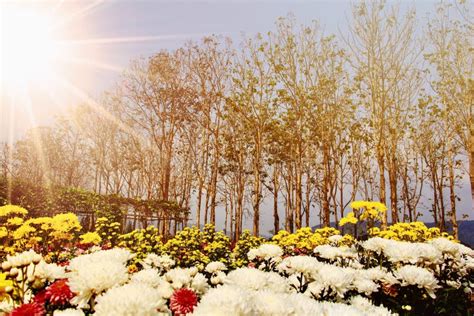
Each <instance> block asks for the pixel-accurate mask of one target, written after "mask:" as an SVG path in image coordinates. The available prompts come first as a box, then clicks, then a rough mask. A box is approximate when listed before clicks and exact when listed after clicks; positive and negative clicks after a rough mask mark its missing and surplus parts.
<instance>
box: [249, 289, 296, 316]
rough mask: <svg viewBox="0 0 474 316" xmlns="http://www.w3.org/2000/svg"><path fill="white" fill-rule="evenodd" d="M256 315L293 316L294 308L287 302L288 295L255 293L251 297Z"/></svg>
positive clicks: (270, 292) (269, 292)
mask: <svg viewBox="0 0 474 316" xmlns="http://www.w3.org/2000/svg"><path fill="white" fill-rule="evenodd" d="M252 298H253V302H252V303H253V304H254V306H255V307H254V309H255V313H256V315H265V316H279V315H294V314H295V311H296V309H295V307H294V306H293V304H289V302H288V299H287V298H288V294H286V295H285V294H282V293H275V292H272V291H256V292H255V293H254V295H252Z"/></svg>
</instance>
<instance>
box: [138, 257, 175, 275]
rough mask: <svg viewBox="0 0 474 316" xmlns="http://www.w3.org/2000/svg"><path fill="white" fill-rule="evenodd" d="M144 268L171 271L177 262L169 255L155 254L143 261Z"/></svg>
mask: <svg viewBox="0 0 474 316" xmlns="http://www.w3.org/2000/svg"><path fill="white" fill-rule="evenodd" d="M142 264H143V267H144V268H145V269H150V268H156V269H158V270H160V271H163V272H165V271H169V270H170V269H171V268H172V267H174V265H175V264H176V262H175V261H174V260H173V259H172V258H171V257H170V256H168V255H162V256H158V255H156V254H154V253H150V254H148V255H147V256H146V258H145V259H143V263H142Z"/></svg>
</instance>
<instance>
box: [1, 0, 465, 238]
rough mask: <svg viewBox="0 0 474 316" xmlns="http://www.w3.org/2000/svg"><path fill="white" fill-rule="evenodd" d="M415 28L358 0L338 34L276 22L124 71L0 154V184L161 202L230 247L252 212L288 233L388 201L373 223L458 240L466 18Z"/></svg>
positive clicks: (407, 17)
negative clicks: (428, 226)
mask: <svg viewBox="0 0 474 316" xmlns="http://www.w3.org/2000/svg"><path fill="white" fill-rule="evenodd" d="M417 21H418V20H417V16H416V13H415V12H414V10H411V9H408V10H403V11H402V10H400V9H399V8H397V6H389V5H386V4H385V3H384V2H373V1H370V2H367V3H366V2H361V3H358V4H355V5H353V8H352V19H351V25H350V29H349V32H348V33H347V34H342V35H338V36H335V35H326V34H325V33H324V32H323V30H322V27H321V26H320V25H319V24H318V23H317V22H314V23H311V24H309V25H301V26H300V25H299V24H298V22H297V21H296V19H295V18H294V17H293V16H291V15H289V16H287V17H285V18H280V19H278V20H277V21H276V26H275V30H274V31H270V32H268V33H266V34H257V35H256V36H254V37H250V38H245V39H243V40H242V42H241V43H239V45H234V44H233V43H231V41H230V40H229V39H227V38H222V37H219V36H210V37H205V38H203V39H202V40H201V41H199V42H189V43H187V44H186V45H184V46H183V47H182V48H179V49H176V50H173V51H169V50H166V51H160V52H158V53H156V54H155V55H153V56H151V57H150V58H146V59H138V60H135V61H133V62H132V63H131V65H130V66H129V67H128V68H127V69H126V70H125V71H124V73H123V75H122V76H121V77H120V80H119V81H118V82H117V84H116V87H115V88H114V89H112V90H111V91H108V92H106V93H104V95H103V97H102V98H101V99H100V100H97V102H89V103H87V104H82V105H79V106H76V107H74V108H73V109H71V111H70V112H69V113H68V115H63V116H61V117H58V119H57V120H56V123H55V124H54V126H49V127H38V128H34V129H32V130H30V131H29V132H28V133H27V134H26V135H25V136H24V137H23V138H22V139H20V140H18V141H17V142H16V143H15V144H14V145H13V146H9V145H7V144H4V145H3V148H2V156H1V157H0V167H1V170H0V172H1V174H0V177H3V178H4V179H6V180H7V182H8V181H10V182H12V181H15V179H22V181H27V182H30V183H34V184H41V185H42V186H44V187H46V188H48V187H64V188H82V189H86V190H89V191H91V192H94V193H95V194H99V195H102V194H103V195H118V196H122V197H124V198H132V199H138V200H156V201H165V202H170V203H172V204H173V205H174V207H176V208H179V209H182V210H192V212H191V218H190V219H189V220H190V222H191V223H193V224H196V225H198V226H201V225H203V224H205V223H215V222H216V214H218V213H219V212H220V213H221V214H220V215H219V216H222V217H223V218H224V219H225V223H224V226H225V229H226V231H227V232H228V233H229V234H230V235H231V236H233V237H236V238H237V237H238V236H239V235H240V234H241V232H242V229H243V219H244V217H245V216H251V218H253V233H254V234H255V235H258V234H259V233H260V226H261V225H260V224H261V223H260V221H261V220H260V219H261V213H262V207H263V205H266V206H267V208H268V206H272V209H273V211H272V213H273V222H274V223H273V224H274V225H273V227H274V229H273V230H274V231H278V230H280V229H282V228H284V229H287V230H289V231H293V230H294V229H297V228H300V227H302V226H309V225H310V219H311V218H314V217H317V218H318V219H319V220H320V222H321V224H322V225H325V226H327V225H330V223H332V222H335V223H337V222H338V221H339V220H340V219H341V218H342V217H343V216H344V212H345V210H347V209H348V205H349V203H350V202H351V201H353V200H356V199H364V200H377V201H381V202H383V203H386V204H387V206H388V207H389V212H387V213H388V214H387V215H386V217H385V218H384V223H383V224H387V223H389V222H399V221H414V220H417V218H419V216H420V215H421V214H422V213H423V212H430V213H431V215H432V217H433V220H434V222H435V223H436V224H437V225H438V226H439V227H440V228H442V229H444V228H445V227H446V225H447V223H448V222H452V226H453V230H454V233H455V234H456V233H457V224H456V216H457V212H458V210H457V204H458V202H459V200H460V196H459V195H458V192H459V190H460V188H461V186H462V185H463V183H462V179H463V176H464V175H465V174H467V173H468V174H470V180H471V190H472V188H474V183H473V182H474V180H473V176H474V165H473V163H474V162H473V158H474V152H473V151H474V138H473V130H474V123H473V122H474V121H473V96H474V84H473V78H472V74H473V72H472V71H473V52H472V31H473V23H472V14H471V12H469V11H468V6H467V5H464V4H463V3H453V4H439V5H438V6H437V8H436V14H435V15H434V16H432V17H431V18H430V19H429V20H428V21H427V23H426V24H425V25H423V27H421V26H420V25H417ZM420 29H423V31H422V32H420ZM6 187H8V186H6ZM5 190H7V189H5ZM472 192H474V191H472ZM6 196H7V197H8V194H7V195H6ZM465 211H469V210H465ZM458 213H459V212H458ZM281 214H284V216H282V217H281V216H280V215H281ZM186 223H187V222H186ZM163 229H164V230H165V231H166V229H168V230H167V231H169V229H170V227H166V225H165V227H163Z"/></svg>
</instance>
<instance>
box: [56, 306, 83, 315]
mask: <svg viewBox="0 0 474 316" xmlns="http://www.w3.org/2000/svg"><path fill="white" fill-rule="evenodd" d="M84 315H85V314H84V312H83V311H82V309H74V308H68V309H65V310H55V311H54V312H53V316H84Z"/></svg>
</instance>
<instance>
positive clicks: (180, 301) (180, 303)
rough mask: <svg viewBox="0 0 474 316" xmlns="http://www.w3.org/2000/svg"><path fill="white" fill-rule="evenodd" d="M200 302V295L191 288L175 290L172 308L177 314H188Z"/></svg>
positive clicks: (171, 303) (171, 302)
mask: <svg viewBox="0 0 474 316" xmlns="http://www.w3.org/2000/svg"><path fill="white" fill-rule="evenodd" d="M197 303H198V297H197V295H196V293H194V291H193V290H191V289H186V288H182V289H178V290H176V291H174V293H173V295H172V296H171V299H170V309H171V311H173V313H174V314H175V315H186V314H189V313H191V312H192V311H193V310H194V307H195V306H196V305H197Z"/></svg>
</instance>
